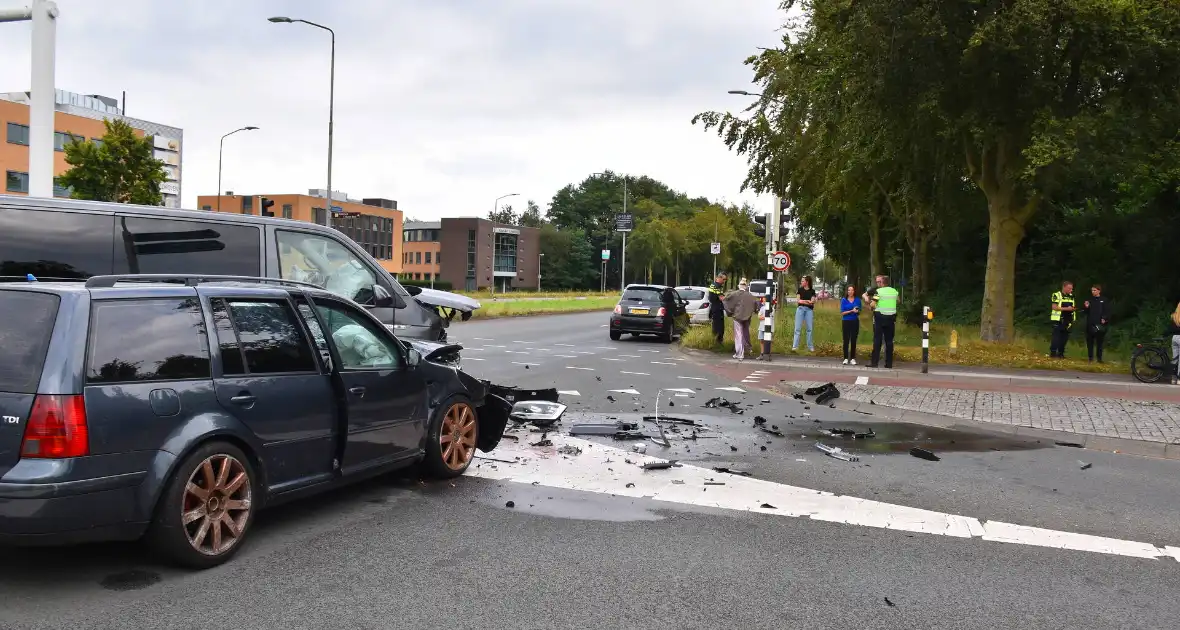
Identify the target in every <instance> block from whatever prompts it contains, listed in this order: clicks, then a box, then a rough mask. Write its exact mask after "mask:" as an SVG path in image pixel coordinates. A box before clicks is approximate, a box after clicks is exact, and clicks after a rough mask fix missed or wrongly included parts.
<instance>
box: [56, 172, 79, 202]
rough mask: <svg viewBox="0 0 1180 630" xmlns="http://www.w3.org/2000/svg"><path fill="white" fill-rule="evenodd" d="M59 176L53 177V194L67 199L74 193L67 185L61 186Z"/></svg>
mask: <svg viewBox="0 0 1180 630" xmlns="http://www.w3.org/2000/svg"><path fill="white" fill-rule="evenodd" d="M59 179H60V178H58V177H54V178H53V196H54V197H61V198H63V199H69V198H70V197H71V196H72V195H73V194H74V189H73V188H70V187H69V186H62V185H61V182H60V181H59Z"/></svg>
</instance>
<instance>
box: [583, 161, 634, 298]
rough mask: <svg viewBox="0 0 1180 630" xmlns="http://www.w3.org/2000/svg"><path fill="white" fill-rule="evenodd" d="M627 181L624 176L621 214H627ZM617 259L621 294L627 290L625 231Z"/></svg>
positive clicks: (604, 284)
mask: <svg viewBox="0 0 1180 630" xmlns="http://www.w3.org/2000/svg"><path fill="white" fill-rule="evenodd" d="M593 175H606V173H593V174H592V175H591V176H593ZM627 179H628V176H626V175H624V176H623V214H627ZM619 258H620V259H621V260H620V261H619V267H620V269H619V291H620V292H622V291H625V290H626V289H627V232H625V231H624V232H623V251H622V253H621V255H620V256H619ZM604 273H605V272H604ZM605 286H606V283H605V280H604V281H603V287H605ZM605 290H606V289H605V288H603V291H605Z"/></svg>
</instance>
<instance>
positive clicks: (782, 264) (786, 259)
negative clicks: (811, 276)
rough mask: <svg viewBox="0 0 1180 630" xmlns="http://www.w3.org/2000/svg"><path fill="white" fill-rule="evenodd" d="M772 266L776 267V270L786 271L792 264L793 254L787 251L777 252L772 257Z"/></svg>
mask: <svg viewBox="0 0 1180 630" xmlns="http://www.w3.org/2000/svg"><path fill="white" fill-rule="evenodd" d="M770 266H771V267H774V270H775V271H786V270H787V269H788V268H790V266H791V255H790V254H788V253H787V252H782V251H779V252H775V253H774V254H773V255H772V256H771V257H770Z"/></svg>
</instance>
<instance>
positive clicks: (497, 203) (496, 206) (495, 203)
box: [492, 193, 520, 213]
mask: <svg viewBox="0 0 1180 630" xmlns="http://www.w3.org/2000/svg"><path fill="white" fill-rule="evenodd" d="M519 196H520V193H508V194H507V195H500V196H499V197H496V200H495V201H493V202H492V212H493V213H495V212H496V211H498V210H499V209H500V200H501V199H507V198H509V197H519Z"/></svg>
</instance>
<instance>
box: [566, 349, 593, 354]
mask: <svg viewBox="0 0 1180 630" xmlns="http://www.w3.org/2000/svg"><path fill="white" fill-rule="evenodd" d="M570 352H573V353H574V354H594V353H593V352H586V351H585V350H570Z"/></svg>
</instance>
